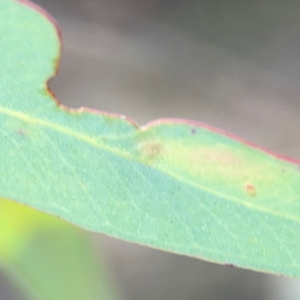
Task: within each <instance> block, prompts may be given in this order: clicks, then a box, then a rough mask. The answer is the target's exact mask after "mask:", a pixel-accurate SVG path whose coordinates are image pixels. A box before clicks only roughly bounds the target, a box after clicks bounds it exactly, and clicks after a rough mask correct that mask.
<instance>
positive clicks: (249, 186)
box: [245, 183, 256, 197]
mask: <svg viewBox="0 0 300 300" xmlns="http://www.w3.org/2000/svg"><path fill="white" fill-rule="evenodd" d="M245 189H246V192H247V194H248V195H249V196H252V197H254V196H255V195H256V188H255V186H254V185H252V184H249V183H247V184H245Z"/></svg>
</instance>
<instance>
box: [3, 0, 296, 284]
mask: <svg viewBox="0 0 300 300" xmlns="http://www.w3.org/2000/svg"><path fill="white" fill-rule="evenodd" d="M0 36H1V37H2V39H1V40H0V66H1V69H0V72H1V73H0V141H1V153H0V174H1V177H0V195H1V196H2V197H4V198H7V199H12V200H15V201H18V202H22V203H25V204H28V205H30V206H32V207H34V208H36V209H38V210H41V211H44V212H47V213H50V214H54V215H57V216H60V217H61V218H64V219H65V220H67V221H69V222H71V223H74V224H76V225H78V226H80V227H83V228H86V229H88V230H92V231H96V232H101V233H105V234H108V235H111V236H114V237H118V238H121V239H125V240H127V241H132V242H137V243H141V244H144V245H148V246H151V247H154V248H158V249H162V250H167V251H172V252H175V253H179V254H185V255H190V256H193V257H197V258H201V259H205V260H209V261H214V262H218V263H224V264H233V265H236V266H240V267H244V268H250V269H254V270H260V271H265V272H271V273H278V274H285V275H288V276H294V277H299V278H300V256H299V253H300V196H299V195H300V173H299V164H298V163H297V162H294V161H292V160H287V159H284V158H281V157H278V156H275V155H273V154H270V153H267V152H265V151H262V150H260V149H258V148H257V147H254V146H251V145H249V144H246V143H243V142H242V141H239V140H237V139H236V138H231V137H229V136H228V135H227V134H225V133H222V132H219V131H216V130H214V129H211V128H209V127H208V126H205V125H203V124H200V123H197V122H192V121H183V120H160V121H155V122H152V123H150V124H148V125H146V126H143V127H139V126H137V125H136V124H135V123H134V122H133V121H130V120H128V119H126V118H124V117H122V116H116V115H110V114H107V113H102V112H98V111H93V110H87V109H79V110H71V109H67V108H65V107H63V106H61V105H59V104H58V103H56V102H55V101H53V99H51V98H52V96H51V94H50V92H49V91H48V89H47V85H46V84H45V82H46V81H47V80H48V79H49V78H50V77H51V76H52V75H53V73H54V71H55V66H56V62H57V61H58V59H59V54H60V40H59V37H58V33H57V30H56V28H55V27H54V26H53V24H51V22H49V20H48V19H47V17H45V16H44V15H42V14H40V13H38V12H37V11H36V10H33V9H32V8H30V7H29V6H24V5H22V4H20V3H17V2H14V1H12V0H0ZM83 84H84V83H83Z"/></svg>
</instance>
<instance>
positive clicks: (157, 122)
mask: <svg viewBox="0 0 300 300" xmlns="http://www.w3.org/2000/svg"><path fill="white" fill-rule="evenodd" d="M14 1H16V2H19V3H21V4H24V5H27V6H29V7H31V8H32V9H34V10H36V11H38V12H39V13H41V14H42V15H43V16H44V17H45V18H47V19H48V21H50V22H51V23H52V24H53V26H54V27H55V30H56V33H57V37H58V39H59V41H60V50H59V53H58V56H57V59H56V63H55V66H54V72H53V74H52V75H51V76H50V78H49V79H48V81H47V82H46V86H45V88H46V92H47V93H48V94H49V95H50V96H51V98H52V99H53V101H55V102H56V105H57V106H58V107H60V108H61V109H63V110H67V111H68V112H70V113H85V112H89V113H92V114H98V115H105V116H108V117H111V118H115V119H123V120H124V121H127V122H128V123H130V124H131V125H132V126H133V127H134V128H135V129H136V130H147V129H149V128H151V127H155V126H159V125H161V124H170V125H171V124H182V125H189V126H192V127H199V128H202V129H206V130H207V131H210V132H213V133H216V134H219V135H222V136H225V137H227V138H230V139H232V140H235V141H237V142H239V143H241V144H244V145H246V146H249V147H251V148H254V149H257V150H259V151H261V152H264V153H266V154H268V155H271V156H273V157H275V158H277V159H279V160H283V161H285V162H288V163H291V164H295V165H297V166H299V167H300V160H299V159H295V158H291V157H287V156H284V155H282V154H278V153H276V152H273V151H271V150H268V149H264V148H263V147H261V146H259V145H257V144H255V143H252V142H249V141H247V140H244V139H243V138H240V137H238V136H236V135H234V134H232V133H228V132H226V131H224V130H222V129H219V128H216V127H214V126H211V125H208V124H206V123H202V122H199V121H193V120H188V119H180V118H164V119H157V120H154V121H150V122H148V123H146V124H145V125H142V126H140V125H139V124H138V123H137V122H136V121H134V120H133V119H131V118H129V117H127V116H124V115H122V114H114V113H108V112H105V111H102V110H99V109H92V108H88V107H80V108H71V107H68V106H66V105H64V104H62V103H61V102H60V101H59V100H58V99H57V98H56V96H55V94H54V93H53V91H51V89H50V88H49V81H50V80H51V79H52V78H53V77H55V75H57V73H58V72H59V64H60V59H61V54H62V34H61V31H60V29H59V25H58V23H57V22H56V20H55V19H54V18H53V17H52V16H51V15H50V14H49V13H48V12H47V11H46V10H45V9H43V8H41V7H40V6H39V5H37V4H34V3H32V2H31V1H30V0H14Z"/></svg>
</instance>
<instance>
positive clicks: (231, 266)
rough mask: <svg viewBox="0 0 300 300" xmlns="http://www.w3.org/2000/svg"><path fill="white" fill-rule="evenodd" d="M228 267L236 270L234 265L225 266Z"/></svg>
mask: <svg viewBox="0 0 300 300" xmlns="http://www.w3.org/2000/svg"><path fill="white" fill-rule="evenodd" d="M225 266H226V267H230V268H235V265H234V264H225Z"/></svg>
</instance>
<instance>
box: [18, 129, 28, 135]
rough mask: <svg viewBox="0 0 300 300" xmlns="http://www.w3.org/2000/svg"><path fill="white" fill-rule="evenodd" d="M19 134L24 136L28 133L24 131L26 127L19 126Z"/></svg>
mask: <svg viewBox="0 0 300 300" xmlns="http://www.w3.org/2000/svg"><path fill="white" fill-rule="evenodd" d="M18 134H19V135H22V136H24V135H27V134H26V132H25V131H24V129H22V128H18Z"/></svg>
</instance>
